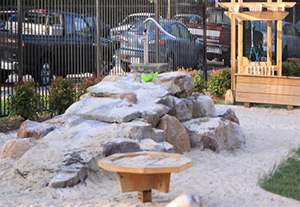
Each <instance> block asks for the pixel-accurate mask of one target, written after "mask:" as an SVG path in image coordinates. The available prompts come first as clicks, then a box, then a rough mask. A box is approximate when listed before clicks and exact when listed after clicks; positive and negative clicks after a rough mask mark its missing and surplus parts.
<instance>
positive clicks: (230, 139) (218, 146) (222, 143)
mask: <svg viewBox="0 0 300 207" xmlns="http://www.w3.org/2000/svg"><path fill="white" fill-rule="evenodd" d="M183 125H184V126H185V127H186V129H187V132H188V134H189V136H190V139H191V142H192V145H193V146H199V147H203V148H207V149H211V150H212V151H215V152H220V151H222V150H234V149H237V148H240V147H241V146H242V144H244V143H245V136H244V134H243V132H242V129H241V128H240V126H239V125H238V124H236V123H234V122H231V121H228V120H225V119H223V118H219V117H217V118H199V119H193V120H190V121H187V122H184V123H183Z"/></svg>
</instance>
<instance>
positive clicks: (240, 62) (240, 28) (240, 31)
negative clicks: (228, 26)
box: [238, 0, 243, 74]
mask: <svg viewBox="0 0 300 207" xmlns="http://www.w3.org/2000/svg"><path fill="white" fill-rule="evenodd" d="M239 3H243V0H239ZM238 58H239V60H238V68H239V71H238V73H239V74H241V73H243V71H242V65H243V21H242V20H238Z"/></svg>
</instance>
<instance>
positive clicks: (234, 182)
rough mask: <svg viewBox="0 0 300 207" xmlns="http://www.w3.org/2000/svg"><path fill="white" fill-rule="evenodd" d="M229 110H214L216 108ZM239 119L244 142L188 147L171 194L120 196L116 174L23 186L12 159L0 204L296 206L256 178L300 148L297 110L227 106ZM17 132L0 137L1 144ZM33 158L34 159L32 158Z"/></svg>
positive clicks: (4, 166)
mask: <svg viewBox="0 0 300 207" xmlns="http://www.w3.org/2000/svg"><path fill="white" fill-rule="evenodd" d="M224 107H229V106H216V108H217V110H220V108H224ZM230 107H231V108H232V109H233V110H234V111H235V113H236V115H237V117H239V120H240V124H241V128H242V130H243V132H244V134H245V137H246V143H245V144H244V145H243V146H242V147H241V148H240V149H237V150H234V151H222V152H220V153H215V152H212V151H210V150H204V151H201V150H199V149H197V148H192V149H191V150H190V152H187V153H184V155H185V156H186V157H188V158H190V159H192V160H193V162H194V166H193V167H191V168H189V169H187V170H185V171H183V172H180V173H173V174H172V176H171V186H170V193H168V194H165V193H159V192H157V191H153V203H151V204H150V203H146V204H141V203H137V195H136V193H126V194H120V192H119V188H118V183H117V179H116V175H115V174H114V173H110V172H105V171H103V170H99V171H98V172H97V173H91V172H89V173H90V174H89V176H88V178H87V179H86V180H85V182H81V183H79V184H78V185H76V186H74V187H71V188H58V189H55V188H51V187H42V188H39V189H35V188H25V187H24V185H22V177H21V176H16V175H14V174H13V173H11V169H12V167H13V163H14V162H13V161H12V160H10V159H5V160H1V174H0V176H1V187H0V192H1V194H0V198H1V199H0V206H1V207H4V206H18V207H19V206H24V207H25V206H26V207H27V206H66V207H67V206H70V207H71V206H72V207H73V206H84V207H85V206H86V207H87V206H110V207H113V206H115V207H119V206H128V207H129V206H136V207H137V206H139V207H140V206H166V205H167V204H168V203H169V202H170V201H172V200H173V199H175V198H176V197H177V196H179V195H181V194H185V193H194V194H198V195H200V196H202V197H203V200H204V203H205V205H206V206H208V207H210V206H211V207H217V206H220V207H221V206H222V207H227V206H228V207H232V206H239V207H250V206H251V207H252V206H278V207H284V206H286V207H296V206H300V202H298V201H296V200H292V199H288V198H284V197H281V196H278V195H275V194H272V193H269V192H266V191H265V190H263V189H261V188H260V187H259V185H258V180H259V178H260V176H262V175H263V174H264V173H267V172H269V171H270V170H271V169H272V168H273V167H274V165H275V164H278V163H279V162H280V161H281V160H282V159H283V158H284V157H285V156H287V155H288V153H289V151H290V150H291V149H293V148H296V147H299V145H300V124H299V123H300V110H299V109H296V110H294V111H287V110H285V109H267V108H250V109H248V108H244V107H241V106H230ZM15 136H16V132H11V133H10V134H6V135H5V134H1V146H3V144H4V143H5V142H6V141H8V140H10V139H13V138H15ZM37 156H38V155H37Z"/></svg>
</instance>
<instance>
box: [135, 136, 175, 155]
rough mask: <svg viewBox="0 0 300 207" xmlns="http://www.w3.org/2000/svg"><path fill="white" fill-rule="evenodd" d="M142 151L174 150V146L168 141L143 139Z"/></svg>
mask: <svg viewBox="0 0 300 207" xmlns="http://www.w3.org/2000/svg"><path fill="white" fill-rule="evenodd" d="M139 145H140V147H141V150H142V151H151V152H173V151H174V147H173V145H171V144H170V143H168V142H161V143H157V142H155V141H153V140H152V139H143V140H141V141H140V142H139Z"/></svg>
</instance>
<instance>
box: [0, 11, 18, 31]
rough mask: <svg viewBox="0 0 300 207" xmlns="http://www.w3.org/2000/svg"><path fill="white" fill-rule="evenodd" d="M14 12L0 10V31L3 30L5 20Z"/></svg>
mask: <svg viewBox="0 0 300 207" xmlns="http://www.w3.org/2000/svg"><path fill="white" fill-rule="evenodd" d="M15 13H16V12H15V11H0V31H3V30H4V27H5V23H6V21H7V20H8V19H9V18H10V17H11V16H12V15H13V14H15Z"/></svg>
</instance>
